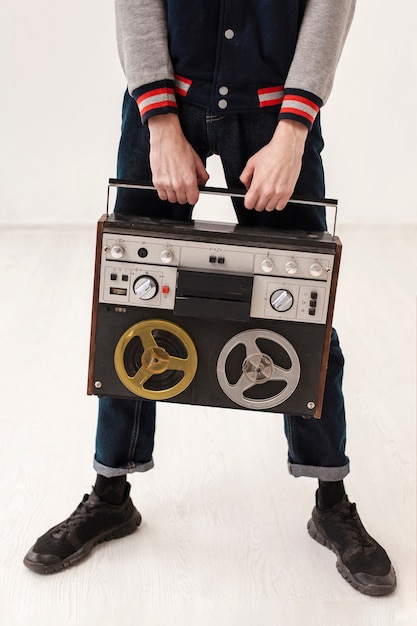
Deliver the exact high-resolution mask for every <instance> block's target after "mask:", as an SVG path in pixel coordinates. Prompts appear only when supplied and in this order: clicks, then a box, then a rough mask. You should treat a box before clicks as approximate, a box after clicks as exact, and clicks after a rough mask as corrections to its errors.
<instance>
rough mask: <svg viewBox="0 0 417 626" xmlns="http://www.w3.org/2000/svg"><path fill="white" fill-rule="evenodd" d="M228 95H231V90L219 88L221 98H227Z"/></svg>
mask: <svg viewBox="0 0 417 626" xmlns="http://www.w3.org/2000/svg"><path fill="white" fill-rule="evenodd" d="M228 93H229V89H228V88H227V87H225V86H223V87H220V88H219V94H220V95H221V96H227V94H228Z"/></svg>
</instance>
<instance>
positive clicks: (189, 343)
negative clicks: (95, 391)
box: [114, 319, 198, 400]
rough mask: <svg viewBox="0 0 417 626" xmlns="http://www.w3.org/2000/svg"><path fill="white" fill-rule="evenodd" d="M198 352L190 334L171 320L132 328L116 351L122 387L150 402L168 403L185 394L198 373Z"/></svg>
mask: <svg viewBox="0 0 417 626" xmlns="http://www.w3.org/2000/svg"><path fill="white" fill-rule="evenodd" d="M197 362H198V358H197V350H196V348H195V345H194V343H193V340H192V339H191V337H190V335H189V334H188V333H187V332H186V331H185V330H184V329H183V328H181V326H178V325H177V324H174V323H173V322H169V321H168V320H160V319H151V320H144V321H143V322H138V323H137V324H134V325H133V326H131V327H130V328H129V329H128V330H127V331H126V332H125V333H123V335H122V336H121V337H120V339H119V341H118V343H117V346H116V349H115V351H114V367H115V369H116V372H117V375H118V377H119V379H120V380H121V382H122V383H123V385H124V386H125V387H126V388H127V389H129V391H131V392H132V393H134V394H136V395H137V396H140V397H141V398H145V399H147V400H167V399H168V398H172V397H174V396H177V395H178V394H179V393H181V392H182V391H184V390H185V389H186V388H187V387H188V386H189V384H190V383H191V381H192V380H193V378H194V376H195V373H196V371H197Z"/></svg>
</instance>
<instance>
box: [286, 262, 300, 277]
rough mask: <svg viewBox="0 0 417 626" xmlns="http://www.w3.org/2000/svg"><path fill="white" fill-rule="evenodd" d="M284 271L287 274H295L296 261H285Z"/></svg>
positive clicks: (296, 269)
mask: <svg viewBox="0 0 417 626" xmlns="http://www.w3.org/2000/svg"><path fill="white" fill-rule="evenodd" d="M285 271H286V272H287V274H290V276H292V275H293V274H296V273H297V272H298V265H297V263H296V262H295V261H287V263H286V264H285Z"/></svg>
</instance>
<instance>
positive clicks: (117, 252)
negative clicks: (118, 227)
mask: <svg viewBox="0 0 417 626" xmlns="http://www.w3.org/2000/svg"><path fill="white" fill-rule="evenodd" d="M124 253H125V249H124V248H123V246H121V245H120V244H119V243H116V244H115V245H114V246H112V247H111V248H110V254H111V255H112V257H113V259H121V258H122V256H123V255H124Z"/></svg>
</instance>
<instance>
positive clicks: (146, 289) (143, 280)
mask: <svg viewBox="0 0 417 626" xmlns="http://www.w3.org/2000/svg"><path fill="white" fill-rule="evenodd" d="M133 291H134V292H135V294H136V295H137V297H138V298H139V300H152V298H154V297H155V296H156V294H157V293H158V283H157V281H156V280H155V278H152V276H146V275H144V276H139V278H137V279H136V280H135V282H134V284H133Z"/></svg>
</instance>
